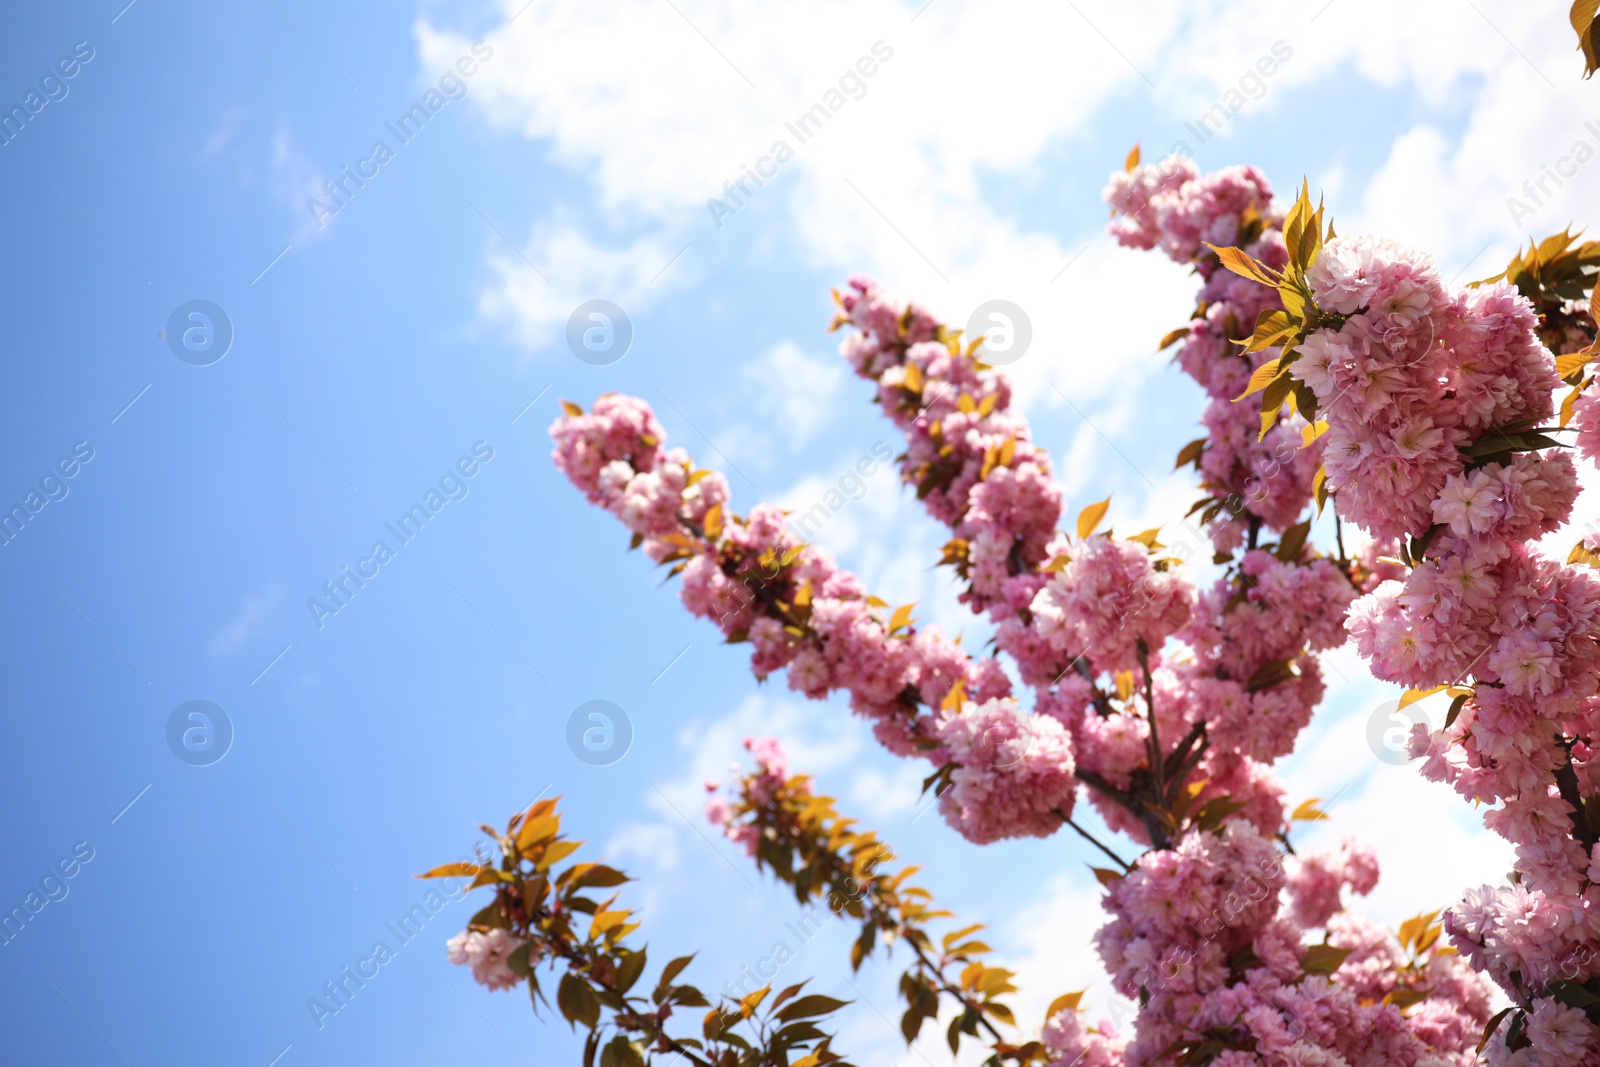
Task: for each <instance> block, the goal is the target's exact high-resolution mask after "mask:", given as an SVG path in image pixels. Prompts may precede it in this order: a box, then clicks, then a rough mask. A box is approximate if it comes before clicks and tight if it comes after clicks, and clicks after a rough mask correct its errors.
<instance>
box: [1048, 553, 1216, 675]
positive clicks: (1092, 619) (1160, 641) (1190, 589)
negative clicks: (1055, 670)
mask: <svg viewBox="0 0 1600 1067" xmlns="http://www.w3.org/2000/svg"><path fill="white" fill-rule="evenodd" d="M1071 552H1072V559H1071V561H1070V562H1068V563H1067V565H1066V566H1065V567H1063V568H1062V569H1061V570H1060V571H1058V572H1057V573H1056V574H1054V575H1053V576H1051V578H1050V580H1049V581H1048V582H1046V583H1045V586H1044V588H1043V589H1041V590H1039V593H1038V594H1037V595H1036V596H1035V597H1034V598H1033V603H1032V605H1031V608H1032V612H1031V614H1032V617H1033V624H1034V626H1033V628H1034V631H1035V632H1036V633H1037V634H1038V636H1039V638H1040V639H1041V640H1042V641H1043V642H1044V643H1045V645H1047V646H1048V647H1049V648H1050V649H1052V650H1053V651H1054V652H1055V653H1056V655H1055V656H1054V657H1052V659H1053V662H1055V663H1072V662H1073V661H1074V660H1076V659H1078V658H1079V657H1084V658H1086V659H1087V660H1089V661H1090V662H1092V663H1093V664H1094V665H1095V667H1097V668H1098V669H1100V670H1102V671H1126V670H1134V669H1135V668H1137V667H1138V666H1139V652H1138V647H1139V646H1140V645H1143V646H1144V648H1145V649H1146V650H1147V654H1148V650H1150V649H1159V648H1161V647H1162V646H1163V645H1165V644H1166V643H1167V638H1169V637H1171V636H1172V635H1173V634H1175V633H1177V632H1178V631H1179V630H1180V629H1182V628H1183V626H1184V624H1185V623H1187V622H1188V621H1189V613H1190V611H1191V610H1192V608H1193V606H1194V598H1195V594H1194V586H1193V585H1192V584H1191V583H1190V582H1189V581H1188V578H1187V576H1185V575H1183V574H1182V573H1181V572H1180V571H1179V570H1178V569H1176V568H1172V569H1169V570H1165V571H1158V570H1156V569H1155V568H1154V567H1153V566H1152V565H1151V561H1150V553H1149V551H1148V550H1147V549H1146V548H1145V546H1144V545H1141V544H1139V543H1137V542H1134V541H1113V540H1111V539H1110V538H1107V537H1098V536H1096V537H1088V538H1085V539H1084V540H1083V541H1082V542H1081V543H1079V544H1077V545H1075V546H1073V548H1072V549H1071Z"/></svg>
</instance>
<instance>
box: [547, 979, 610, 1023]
mask: <svg viewBox="0 0 1600 1067" xmlns="http://www.w3.org/2000/svg"><path fill="white" fill-rule="evenodd" d="M556 1006H557V1007H558V1008H560V1009H561V1014H562V1015H563V1016H564V1017H565V1018H566V1020H567V1022H568V1023H571V1024H573V1029H577V1025H576V1024H578V1023H582V1024H583V1025H585V1026H587V1027H588V1028H589V1029H591V1030H593V1029H594V1025H595V1023H596V1022H598V1021H599V1019H600V1001H599V1000H598V999H596V997H595V995H594V990H593V989H590V988H589V983H588V982H586V981H584V980H583V979H582V978H579V977H578V976H577V975H575V974H573V973H572V972H571V971H568V972H567V973H566V974H563V975H562V976H561V984H560V985H559V986H558V987H556Z"/></svg>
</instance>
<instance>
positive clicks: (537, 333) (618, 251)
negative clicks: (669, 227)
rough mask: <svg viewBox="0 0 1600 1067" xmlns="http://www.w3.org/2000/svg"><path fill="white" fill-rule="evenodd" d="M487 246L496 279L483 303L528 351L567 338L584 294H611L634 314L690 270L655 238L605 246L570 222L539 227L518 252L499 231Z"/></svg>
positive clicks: (590, 296)
mask: <svg viewBox="0 0 1600 1067" xmlns="http://www.w3.org/2000/svg"><path fill="white" fill-rule="evenodd" d="M490 247H491V248H492V251H491V253H490V258H489V266H490V269H491V270H492V271H493V272H494V273H495V275H496V280H495V282H494V284H493V285H492V287H491V288H489V289H488V290H486V291H485V292H484V293H483V295H482V297H481V298H480V300H479V302H478V309H479V311H480V312H481V313H482V315H483V316H484V318H486V319H488V320H489V321H491V322H495V323H497V324H500V325H502V326H504V327H505V328H506V330H507V331H508V332H509V333H510V334H511V335H512V336H513V337H514V338H515V339H516V340H517V341H519V342H520V343H521V344H523V345H524V346H526V347H527V348H528V349H530V350H538V349H541V348H544V347H546V346H549V345H552V344H558V343H564V342H563V341H561V339H562V338H563V337H564V336H565V331H566V325H567V319H568V318H569V317H570V316H571V315H572V311H573V308H575V307H577V306H578V305H579V304H581V303H583V302H584V301H587V300H592V299H606V300H610V301H612V302H613V303H615V304H617V305H618V306H619V307H621V308H622V309H623V311H624V312H626V313H627V314H628V315H629V317H630V318H631V317H633V316H635V315H637V314H639V313H641V312H643V311H645V310H647V309H649V308H650V307H651V306H653V305H654V304H655V303H656V301H657V300H659V299H661V298H662V297H664V296H666V295H667V294H668V293H669V292H670V291H671V290H672V288H674V287H675V286H677V285H682V284H684V283H685V282H686V281H687V280H688V277H689V268H688V267H687V266H686V265H684V264H682V263H677V264H674V263H673V257H674V255H675V254H676V253H675V250H673V249H671V248H670V247H669V246H668V245H667V244H665V243H663V242H662V241H661V240H659V239H657V238H655V237H638V238H635V239H633V240H631V241H626V242H619V243H617V244H614V245H604V244H601V243H599V242H596V241H593V240H591V239H590V238H589V236H588V235H587V234H585V233H584V232H583V231H582V230H580V229H578V228H577V227H576V226H573V225H571V224H570V223H563V224H560V225H556V226H536V227H535V228H534V231H533V233H532V235H531V236H530V237H529V239H528V242H527V244H526V245H525V246H523V247H521V248H518V249H517V250H516V251H514V252H506V251H505V250H504V249H505V243H504V242H503V241H501V240H500V239H499V237H495V238H493V244H491V246H490ZM669 267H670V268H671V270H668V268H669Z"/></svg>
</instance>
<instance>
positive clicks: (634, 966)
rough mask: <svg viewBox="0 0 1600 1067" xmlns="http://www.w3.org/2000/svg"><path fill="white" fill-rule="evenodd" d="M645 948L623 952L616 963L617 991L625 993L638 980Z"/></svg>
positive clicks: (642, 968)
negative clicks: (619, 960)
mask: <svg viewBox="0 0 1600 1067" xmlns="http://www.w3.org/2000/svg"><path fill="white" fill-rule="evenodd" d="M644 953H645V950H644V949H642V948H641V949H640V950H639V951H637V952H624V953H623V954H622V956H621V961H622V962H620V963H618V964H617V991H618V992H619V993H626V992H627V991H628V990H629V989H632V988H633V984H634V983H635V982H637V981H638V980H639V975H640V974H641V973H642V972H643V971H644V963H645V955H644Z"/></svg>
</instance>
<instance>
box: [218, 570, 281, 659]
mask: <svg viewBox="0 0 1600 1067" xmlns="http://www.w3.org/2000/svg"><path fill="white" fill-rule="evenodd" d="M282 601H283V587H282V586H279V585H269V586H267V587H266V588H265V589H261V590H258V591H256V592H254V593H251V594H249V595H248V596H246V597H245V598H244V603H242V604H240V605H239V610H238V611H237V612H236V613H235V614H234V616H233V618H231V619H229V620H228V622H227V623H226V624H224V625H223V627H222V629H220V630H218V631H217V632H216V633H215V634H214V635H213V636H212V638H211V641H210V643H209V644H208V645H207V646H206V650H207V651H209V652H210V653H211V654H212V655H213V656H226V655H228V654H229V653H230V652H233V651H234V650H235V649H237V648H239V646H241V645H243V644H244V643H245V642H246V641H248V640H249V639H250V638H252V637H254V636H255V635H256V634H258V633H261V632H262V631H263V630H264V629H266V624H267V622H268V621H269V620H270V619H271V617H272V612H273V609H274V608H276V607H277V606H278V604H279V603H281V602H282Z"/></svg>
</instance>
